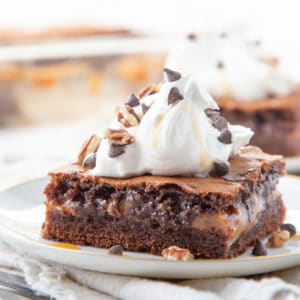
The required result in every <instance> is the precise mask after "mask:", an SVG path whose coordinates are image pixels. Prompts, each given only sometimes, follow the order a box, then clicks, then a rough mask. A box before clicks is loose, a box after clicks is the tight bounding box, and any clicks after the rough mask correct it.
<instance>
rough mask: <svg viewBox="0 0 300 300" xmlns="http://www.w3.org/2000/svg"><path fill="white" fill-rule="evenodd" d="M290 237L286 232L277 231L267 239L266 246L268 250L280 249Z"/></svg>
mask: <svg viewBox="0 0 300 300" xmlns="http://www.w3.org/2000/svg"><path fill="white" fill-rule="evenodd" d="M290 237H291V235H290V233H289V232H288V231H287V230H282V231H281V230H278V231H276V232H274V233H273V235H272V236H271V237H270V238H269V240H268V243H267V246H268V247H269V248H280V247H282V246H283V245H284V244H285V243H286V242H287V241H288V240H289V239H290Z"/></svg>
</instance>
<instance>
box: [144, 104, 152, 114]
mask: <svg viewBox="0 0 300 300" xmlns="http://www.w3.org/2000/svg"><path fill="white" fill-rule="evenodd" d="M149 108H150V106H148V105H146V104H145V103H142V112H143V115H145V114H146V112H147V111H148V109H149Z"/></svg>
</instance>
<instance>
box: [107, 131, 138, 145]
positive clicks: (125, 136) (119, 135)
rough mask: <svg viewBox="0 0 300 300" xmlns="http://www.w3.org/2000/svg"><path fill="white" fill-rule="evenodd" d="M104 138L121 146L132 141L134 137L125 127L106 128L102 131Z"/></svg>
mask: <svg viewBox="0 0 300 300" xmlns="http://www.w3.org/2000/svg"><path fill="white" fill-rule="evenodd" d="M104 138H106V139H108V140H109V141H111V142H112V143H114V144H117V145H121V146H124V145H129V144H132V143H134V137H133V136H132V135H130V134H129V133H128V132H127V130H125V129H106V130H105V132H104Z"/></svg>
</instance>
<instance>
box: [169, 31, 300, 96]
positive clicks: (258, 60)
mask: <svg viewBox="0 0 300 300" xmlns="http://www.w3.org/2000/svg"><path fill="white" fill-rule="evenodd" d="M166 67H168V68H171V69H173V70H177V71H179V72H181V73H183V74H192V75H193V76H194V78H195V79H196V81H197V82H198V83H199V84H201V86H203V87H204V88H206V89H207V90H208V92H209V93H210V94H211V95H212V96H213V97H216V98H227V97H232V98H235V99H237V100H241V101H252V100H257V99H261V98H265V97H268V96H270V95H278V96H284V95H287V94H289V93H291V92H292V91H293V90H294V89H295V88H296V87H298V86H299V83H300V72H299V68H298V70H295V61H294V62H291V61H288V59H279V60H274V56H273V55H272V54H270V52H268V51H267V50H266V49H264V48H263V47H262V45H261V41H260V40H247V39H245V37H244V36H242V35H241V36H240V37H239V36H237V35H236V34H235V35H232V36H231V35H230V34H229V35H227V34H226V35H224V34H223V35H222V34H221V35H217V34H202V35H199V37H198V36H196V35H190V36H189V39H185V40H184V41H182V42H181V43H180V44H179V45H177V46H176V47H174V48H173V50H172V51H171V52H170V54H169V56H168V58H167V61H166Z"/></svg>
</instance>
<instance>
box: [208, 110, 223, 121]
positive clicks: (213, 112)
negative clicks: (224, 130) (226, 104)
mask: <svg viewBox="0 0 300 300" xmlns="http://www.w3.org/2000/svg"><path fill="white" fill-rule="evenodd" d="M204 112H205V114H206V115H207V116H208V117H209V118H210V119H211V120H212V121H216V120H217V119H218V118H219V116H220V112H219V111H218V110H215V109H212V108H209V107H208V108H205V110H204Z"/></svg>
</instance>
